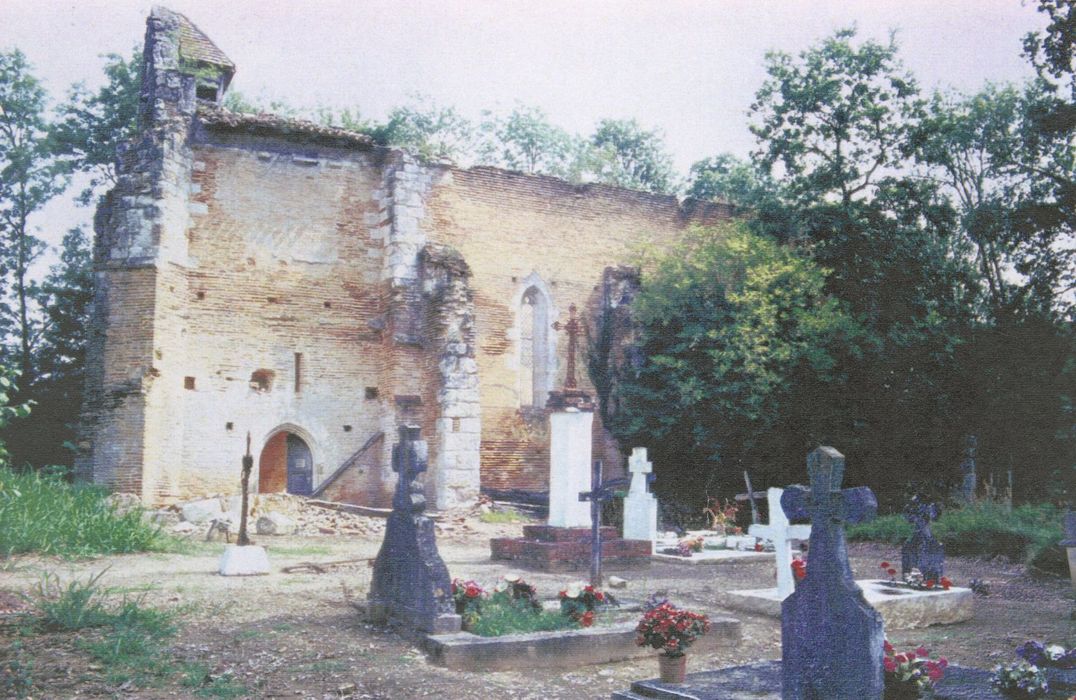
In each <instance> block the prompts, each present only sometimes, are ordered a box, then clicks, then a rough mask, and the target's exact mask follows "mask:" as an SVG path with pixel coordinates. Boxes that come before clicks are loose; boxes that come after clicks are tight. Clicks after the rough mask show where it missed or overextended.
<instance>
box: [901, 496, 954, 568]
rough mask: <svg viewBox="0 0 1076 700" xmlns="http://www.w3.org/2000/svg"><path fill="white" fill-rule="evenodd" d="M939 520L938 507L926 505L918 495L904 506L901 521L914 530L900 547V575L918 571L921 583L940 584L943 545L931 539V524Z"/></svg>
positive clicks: (943, 557) (932, 536) (943, 559)
mask: <svg viewBox="0 0 1076 700" xmlns="http://www.w3.org/2000/svg"><path fill="white" fill-rule="evenodd" d="M937 517H938V506H937V505H935V504H934V503H925V502H923V501H921V500H919V498H918V497H917V496H915V497H912V500H911V501H909V502H908V505H906V506H904V519H905V520H907V521H908V522H909V523H911V524H912V527H913V528H915V530H914V532H912V536H911V537H909V538H908V541H907V542H905V543H904V544H903V545H902V546H901V548H900V569H901V575H903V576H907V575H908V573H909V572H911V570H912V569H919V571H920V573H922V574H923V580H924V581H935V582H937V581H941V577H942V576H943V575H944V574H945V545H943V544H942V543H941V542H939V541H938V540H937V539H935V538H934V533H932V532H931V531H930V523H931V521H932V520H934V519H936V518H937Z"/></svg>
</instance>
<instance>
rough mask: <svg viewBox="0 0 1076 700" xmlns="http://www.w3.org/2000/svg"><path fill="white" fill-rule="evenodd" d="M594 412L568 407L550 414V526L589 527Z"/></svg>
mask: <svg viewBox="0 0 1076 700" xmlns="http://www.w3.org/2000/svg"><path fill="white" fill-rule="evenodd" d="M593 423H594V412H593V411H587V410H580V409H578V408H574V407H567V408H564V409H561V410H557V411H553V412H552V413H550V414H549V430H550V440H549V524H550V525H552V526H554V527H590V504H589V503H587V502H585V501H580V500H579V494H580V493H583V492H584V491H589V490H590V467H591V465H590V445H591V426H592V425H593Z"/></svg>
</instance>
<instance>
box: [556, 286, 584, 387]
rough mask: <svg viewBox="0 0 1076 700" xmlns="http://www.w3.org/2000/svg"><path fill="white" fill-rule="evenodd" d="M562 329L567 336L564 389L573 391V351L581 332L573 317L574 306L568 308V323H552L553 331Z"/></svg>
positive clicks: (580, 326) (581, 327)
mask: <svg viewBox="0 0 1076 700" xmlns="http://www.w3.org/2000/svg"><path fill="white" fill-rule="evenodd" d="M561 329H563V330H564V332H565V333H567V334H568V373H567V376H566V377H565V378H564V388H565V389H575V388H576V385H575V349H576V343H577V342H578V338H579V334H580V333H582V332H583V324H582V323H581V322H580V321H579V319H577V318H576V317H575V304H572V305H571V306H569V307H568V322H567V323H564V324H562V323H561V322H560V321H554V322H553V330H555V331H559V330H561Z"/></svg>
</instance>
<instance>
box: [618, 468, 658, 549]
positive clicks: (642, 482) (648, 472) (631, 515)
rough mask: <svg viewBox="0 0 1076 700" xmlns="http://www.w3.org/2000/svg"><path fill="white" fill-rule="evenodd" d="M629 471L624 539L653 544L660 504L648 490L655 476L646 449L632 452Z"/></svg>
mask: <svg viewBox="0 0 1076 700" xmlns="http://www.w3.org/2000/svg"><path fill="white" fill-rule="evenodd" d="M628 471H630V472H631V488H630V489H628V497H627V498H625V499H624V539H628V540H649V541H650V542H653V541H654V540H656V539H657V536H658V502H657V499H656V498H654V494H652V493H650V491H649V489H648V488H647V486H648V485H649V484H650V482H651V481H652V480H653V477H654V474H653V465H652V464H651V463H650V461H649V460H647V458H646V448H645V447H636V448H634V449H633V450H632V451H631V457H629V458H628Z"/></svg>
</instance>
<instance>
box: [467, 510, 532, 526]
mask: <svg viewBox="0 0 1076 700" xmlns="http://www.w3.org/2000/svg"><path fill="white" fill-rule="evenodd" d="M478 519H479V520H481V521H482V522H484V523H498V524H500V523H518V522H522V521H523V520H524V518H523V516H522V515H520V514H519V513H516V512H515V511H511V510H490V511H486V512H485V513H482V514H481V515H479V516H478Z"/></svg>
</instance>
